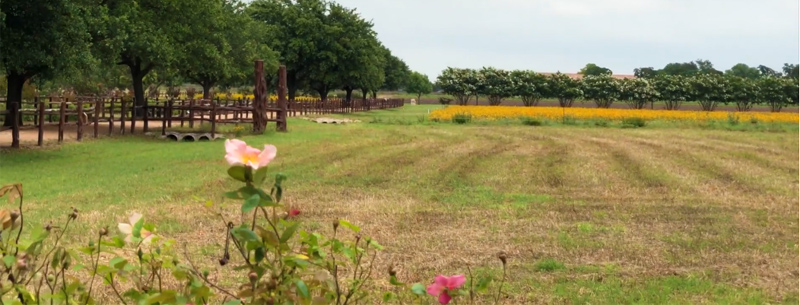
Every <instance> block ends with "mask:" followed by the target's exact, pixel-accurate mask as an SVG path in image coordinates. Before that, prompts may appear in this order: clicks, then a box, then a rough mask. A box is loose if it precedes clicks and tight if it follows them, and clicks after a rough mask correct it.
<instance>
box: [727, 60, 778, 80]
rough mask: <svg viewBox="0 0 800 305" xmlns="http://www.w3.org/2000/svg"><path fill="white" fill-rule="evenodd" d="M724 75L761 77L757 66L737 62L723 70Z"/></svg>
mask: <svg viewBox="0 0 800 305" xmlns="http://www.w3.org/2000/svg"><path fill="white" fill-rule="evenodd" d="M759 67H763V66H759ZM765 68H766V67H765ZM767 69H769V68H767ZM772 72H775V71H772ZM725 75H730V76H737V77H744V78H750V79H756V78H759V77H761V71H760V70H759V69H758V68H754V67H750V66H748V65H746V64H742V63H739V64H736V65H734V66H733V67H731V68H730V69H729V70H727V71H725Z"/></svg>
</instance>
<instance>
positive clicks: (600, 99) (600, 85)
mask: <svg viewBox="0 0 800 305" xmlns="http://www.w3.org/2000/svg"><path fill="white" fill-rule="evenodd" d="M582 85H583V86H582V89H583V95H584V97H585V98H587V99H590V100H594V102H595V104H597V107H598V108H609V107H611V104H612V103H614V101H616V100H618V99H619V98H620V94H621V87H620V82H619V81H618V80H617V79H615V78H613V77H611V75H610V74H603V75H590V76H587V77H584V78H583V82H582Z"/></svg>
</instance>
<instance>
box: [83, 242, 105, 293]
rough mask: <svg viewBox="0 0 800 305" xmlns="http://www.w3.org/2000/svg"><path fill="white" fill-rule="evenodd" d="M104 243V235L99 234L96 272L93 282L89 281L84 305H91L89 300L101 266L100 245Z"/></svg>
mask: <svg viewBox="0 0 800 305" xmlns="http://www.w3.org/2000/svg"><path fill="white" fill-rule="evenodd" d="M102 241H103V235H102V234H97V257H96V258H95V260H94V270H93V271H92V280H91V281H89V293H88V294H87V295H86V301H84V302H83V304H89V299H90V298H91V297H92V288H94V278H95V277H96V276H97V267H98V265H100V263H99V262H100V245H101V242H102Z"/></svg>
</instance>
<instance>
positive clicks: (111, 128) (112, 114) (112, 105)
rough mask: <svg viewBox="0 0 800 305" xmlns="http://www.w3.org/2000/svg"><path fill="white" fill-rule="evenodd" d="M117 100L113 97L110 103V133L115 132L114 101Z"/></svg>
mask: <svg viewBox="0 0 800 305" xmlns="http://www.w3.org/2000/svg"><path fill="white" fill-rule="evenodd" d="M116 101H117V98H116V97H112V98H111V101H110V102H109V105H108V135H109V136H111V133H113V132H114V102H116Z"/></svg>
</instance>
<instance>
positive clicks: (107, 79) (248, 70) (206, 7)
mask: <svg viewBox="0 0 800 305" xmlns="http://www.w3.org/2000/svg"><path fill="white" fill-rule="evenodd" d="M257 59H261V60H263V61H264V66H265V69H268V71H270V72H272V71H276V70H277V67H278V65H280V64H282V65H286V67H287V76H288V79H287V86H288V91H289V92H288V94H289V98H290V99H293V98H294V97H295V96H296V95H297V93H298V92H303V93H306V92H314V93H316V94H319V96H320V97H322V98H325V97H327V95H328V92H330V91H331V90H336V89H341V90H345V91H346V92H347V99H348V101H349V99H350V98H351V95H352V92H353V91H354V90H358V91H360V92H361V93H362V94H363V96H364V97H366V96H367V94H368V93H372V95H373V97H374V96H375V95H376V93H377V91H378V90H380V89H387V90H397V89H398V88H401V87H404V86H405V85H406V83H407V82H408V81H409V79H410V78H411V76H412V75H413V74H412V72H411V71H410V70H409V67H408V65H407V64H406V63H405V62H404V61H403V60H402V59H400V58H398V57H396V56H395V55H393V54H392V52H391V51H390V50H389V49H388V48H387V47H386V46H384V45H383V44H382V43H381V42H380V40H379V39H378V37H377V33H376V32H375V31H374V29H373V23H372V22H371V21H368V20H366V19H365V18H364V17H362V16H361V15H360V14H359V13H358V12H357V11H356V10H355V9H352V8H347V7H344V6H342V5H340V4H338V3H336V2H334V1H327V0H303V1H299V0H294V1H293V0H255V1H252V2H249V3H244V2H242V1H239V0H192V1H185V0H37V1H30V0H2V1H0V70H2V71H3V72H4V73H2V78H3V79H4V82H3V85H0V91H5V95H6V97H7V99H6V101H7V102H18V101H21V100H22V92H23V87H24V86H29V85H30V84H35V85H36V87H38V88H40V89H42V90H43V91H44V90H47V91H59V90H66V89H71V90H74V91H77V92H78V93H79V94H105V93H106V92H107V91H108V90H109V89H112V88H120V89H130V90H132V92H133V97H134V101H135V104H136V105H143V104H144V103H145V96H146V92H148V91H149V92H150V93H152V92H158V88H159V87H161V86H167V87H169V88H170V90H171V89H172V88H173V87H177V86H180V85H182V84H185V83H192V84H196V85H199V86H200V87H202V88H203V94H204V97H206V98H209V97H210V92H211V91H212V90H213V89H214V88H221V89H222V90H230V89H234V88H235V89H239V91H242V90H246V91H248V92H249V90H251V89H250V88H252V84H253V62H254V61H255V60H257ZM267 75H269V76H270V79H268V80H267V81H268V82H269V83H270V84H271V85H270V88H275V85H276V83H277V79H276V78H277V77H276V73H267ZM2 87H5V88H2ZM5 123H6V124H7V125H10V120H9V118H8V117H7V118H6V120H5Z"/></svg>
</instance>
